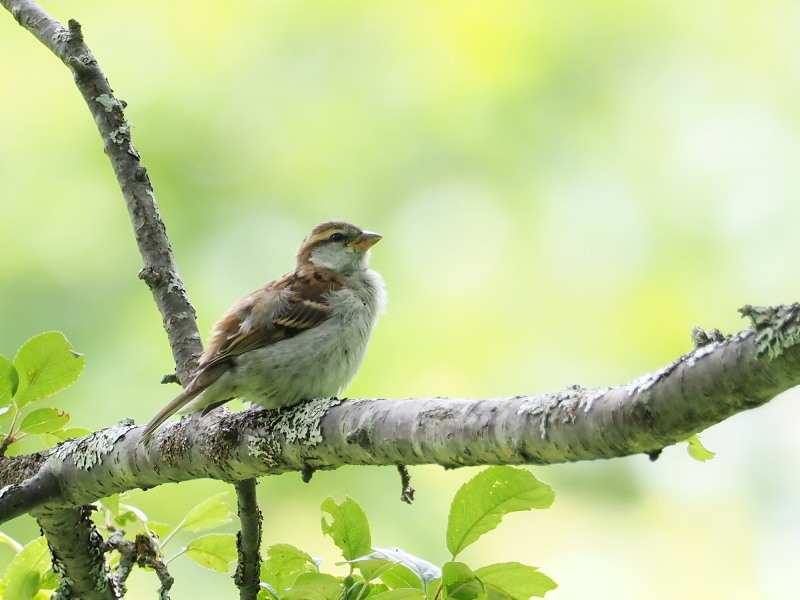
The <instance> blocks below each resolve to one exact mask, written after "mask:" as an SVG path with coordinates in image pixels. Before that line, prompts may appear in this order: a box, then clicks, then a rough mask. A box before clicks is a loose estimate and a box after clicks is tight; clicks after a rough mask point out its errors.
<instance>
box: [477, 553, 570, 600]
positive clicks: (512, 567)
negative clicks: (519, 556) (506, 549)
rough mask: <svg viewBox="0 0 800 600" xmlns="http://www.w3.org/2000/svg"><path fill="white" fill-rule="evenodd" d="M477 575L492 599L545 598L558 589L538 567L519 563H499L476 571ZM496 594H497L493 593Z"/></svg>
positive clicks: (523, 599) (519, 599)
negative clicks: (548, 593)
mask: <svg viewBox="0 0 800 600" xmlns="http://www.w3.org/2000/svg"><path fill="white" fill-rule="evenodd" d="M475 575H477V576H478V578H479V579H480V580H481V582H482V583H483V586H484V588H486V590H487V591H488V592H489V597H490V598H495V597H497V598H509V599H510V600H529V599H530V598H531V597H533V596H536V597H537V598H541V597H543V596H544V595H545V594H546V593H547V592H549V591H550V590H554V589H556V588H557V587H558V586H557V585H556V582H555V581H553V580H552V579H550V578H549V577H548V576H547V575H545V574H544V573H540V572H539V570H538V569H537V568H536V567H530V566H528V565H523V564H521V563H518V562H506V563H497V564H494V565H488V566H486V567H481V568H480V569H476V571H475ZM493 592H496V593H493Z"/></svg>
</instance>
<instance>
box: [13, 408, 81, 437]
mask: <svg viewBox="0 0 800 600" xmlns="http://www.w3.org/2000/svg"><path fill="white" fill-rule="evenodd" d="M68 421H69V415H68V414H67V413H65V412H64V411H61V410H58V409H57V408H37V409H36V410H34V411H32V412H31V413H29V414H28V415H26V416H25V418H24V419H22V423H20V426H19V431H20V432H21V433H50V432H52V431H56V430H57V429H61V428H62V427H64V425H66V424H67V422H68Z"/></svg>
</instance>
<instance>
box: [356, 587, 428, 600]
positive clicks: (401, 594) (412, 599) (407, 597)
mask: <svg viewBox="0 0 800 600" xmlns="http://www.w3.org/2000/svg"><path fill="white" fill-rule="evenodd" d="M423 598H425V592H423V591H422V590H415V589H405V590H389V591H388V592H381V593H379V594H374V595H373V594H370V595H369V599H370V600H422V599H423Z"/></svg>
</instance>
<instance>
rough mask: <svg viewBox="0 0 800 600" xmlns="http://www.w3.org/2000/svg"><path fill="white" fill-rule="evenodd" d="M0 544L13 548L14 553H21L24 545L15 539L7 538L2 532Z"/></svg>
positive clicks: (0, 532) (0, 533)
mask: <svg viewBox="0 0 800 600" xmlns="http://www.w3.org/2000/svg"><path fill="white" fill-rule="evenodd" d="M0 543H3V544H6V545H7V546H11V548H13V549H14V552H21V551H22V544H20V543H19V542H18V541H17V540H15V539H14V538H12V537H10V536H7V535H6V534H5V533H3V532H2V531H0Z"/></svg>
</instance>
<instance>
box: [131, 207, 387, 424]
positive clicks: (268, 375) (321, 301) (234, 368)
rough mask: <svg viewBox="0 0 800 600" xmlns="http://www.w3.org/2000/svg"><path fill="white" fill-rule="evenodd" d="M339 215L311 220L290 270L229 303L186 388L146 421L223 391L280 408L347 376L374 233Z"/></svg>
mask: <svg viewBox="0 0 800 600" xmlns="http://www.w3.org/2000/svg"><path fill="white" fill-rule="evenodd" d="M380 239H381V236H380V235H378V234H377V233H371V232H369V231H364V230H362V229H360V228H358V227H356V226H355V225H351V224H350V223H345V222H343V221H328V222H326V223H322V224H320V225H317V226H316V227H315V228H314V229H313V231H312V232H311V233H310V234H309V236H308V237H307V238H306V239H305V240H304V241H303V243H302V244H301V245H300V249H299V250H298V251H297V267H296V268H295V270H294V272H292V273H288V274H286V275H284V276H283V277H281V278H280V279H276V280H275V281H273V282H271V283H268V284H267V285H265V286H264V287H263V288H261V289H258V290H256V291H255V292H253V293H252V294H249V295H248V296H245V297H244V298H242V299H241V300H239V302H237V303H236V304H235V305H234V306H233V307H232V308H231V309H230V310H228V312H227V313H225V314H224V315H223V317H222V318H221V319H220V320H219V322H218V323H217V324H216V325H215V326H214V329H213V332H212V337H211V341H210V342H209V345H208V348H207V349H206V351H205V352H203V354H202V356H201V357H200V362H199V364H198V366H197V369H196V370H195V372H194V373H193V375H192V379H191V381H190V382H189V385H187V386H186V388H185V389H184V390H183V391H182V392H181V393H180V394H178V396H177V397H176V398H175V399H174V400H173V401H172V402H170V403H169V404H167V406H166V407H164V409H163V410H161V412H159V413H158V414H157V415H156V416H155V417H153V420H152V421H150V423H148V424H147V427H146V428H145V430H144V432H143V433H142V439H143V440H144V439H146V438H147V437H149V436H150V435H152V433H153V432H154V431H155V430H156V429H157V428H158V427H159V426H160V425H161V424H162V423H163V422H164V421H166V420H167V419H168V418H169V417H170V416H171V415H173V414H174V413H175V412H177V411H179V410H180V411H181V412H185V413H187V412H194V411H197V410H200V409H204V408H205V409H207V410H211V409H213V408H216V406H219V405H220V404H223V403H225V402H227V401H228V400H230V399H232V398H241V399H242V400H247V401H249V402H252V403H253V404H257V405H259V406H263V407H265V408H282V407H287V406H293V405H295V404H299V403H300V402H302V401H304V400H311V399H313V398H327V397H330V396H336V395H338V394H340V393H341V392H342V390H343V389H344V388H345V387H346V386H347V384H348V383H350V380H351V379H352V378H353V377H354V376H355V374H356V371H358V367H359V366H360V365H361V361H362V360H363V358H364V352H365V351H366V348H367V342H368V340H369V336H370V333H371V332H372V328H373V327H374V325H375V321H376V320H377V317H378V314H379V313H381V312H383V308H384V306H385V304H386V291H385V289H384V283H383V279H382V278H381V276H380V275H378V273H376V272H375V271H370V270H369V269H368V268H367V263H368V261H369V249H370V248H371V247H372V246H373V245H374V244H375V243H376V242H378V241H379V240H380Z"/></svg>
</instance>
